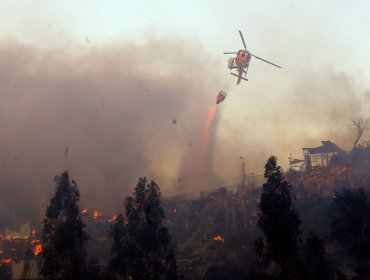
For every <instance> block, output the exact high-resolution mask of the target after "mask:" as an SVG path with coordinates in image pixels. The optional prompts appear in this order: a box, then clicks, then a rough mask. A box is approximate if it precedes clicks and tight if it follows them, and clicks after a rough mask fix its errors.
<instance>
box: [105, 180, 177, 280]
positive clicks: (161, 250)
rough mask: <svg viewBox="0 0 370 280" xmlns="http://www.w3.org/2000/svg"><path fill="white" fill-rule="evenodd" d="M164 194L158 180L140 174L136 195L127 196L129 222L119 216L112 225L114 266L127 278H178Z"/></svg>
mask: <svg viewBox="0 0 370 280" xmlns="http://www.w3.org/2000/svg"><path fill="white" fill-rule="evenodd" d="M160 197H161V193H160V189H159V187H158V185H157V184H156V183H154V182H153V181H152V182H151V183H147V180H146V178H140V179H139V182H138V184H137V185H136V187H135V191H134V195H133V196H132V197H127V198H126V200H125V208H126V219H127V224H126V225H124V223H123V219H122V221H120V220H118V221H117V222H116V223H115V225H114V227H113V229H112V234H111V236H112V238H113V248H112V253H113V258H112V260H111V269H112V270H113V271H114V272H116V273H118V274H120V275H121V276H122V277H124V278H126V279H134V280H136V279H144V280H145V279H148V280H149V279H177V267H176V258H175V254H174V252H173V250H172V248H171V246H170V242H171V234H170V232H169V229H168V228H167V227H164V226H163V225H162V221H163V219H164V218H165V216H164V211H163V209H162V206H161V199H160ZM122 218H123V217H122Z"/></svg>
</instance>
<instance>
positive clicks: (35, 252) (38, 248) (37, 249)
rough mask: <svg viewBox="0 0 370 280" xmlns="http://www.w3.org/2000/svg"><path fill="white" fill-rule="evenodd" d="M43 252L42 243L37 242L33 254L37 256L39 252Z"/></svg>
mask: <svg viewBox="0 0 370 280" xmlns="http://www.w3.org/2000/svg"><path fill="white" fill-rule="evenodd" d="M41 252H42V246H41V244H37V245H36V246H35V248H33V254H34V255H35V256H37V255H38V254H40V253H41Z"/></svg>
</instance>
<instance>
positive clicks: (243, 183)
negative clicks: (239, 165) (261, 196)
mask: <svg viewBox="0 0 370 280" xmlns="http://www.w3.org/2000/svg"><path fill="white" fill-rule="evenodd" d="M240 159H241V160H243V170H242V187H244V186H245V161H244V158H243V157H242V156H240Z"/></svg>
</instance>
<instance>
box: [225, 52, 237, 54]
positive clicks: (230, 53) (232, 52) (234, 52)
mask: <svg viewBox="0 0 370 280" xmlns="http://www.w3.org/2000/svg"><path fill="white" fill-rule="evenodd" d="M237 53H238V52H224V54H237Z"/></svg>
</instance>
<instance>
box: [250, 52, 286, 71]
mask: <svg viewBox="0 0 370 280" xmlns="http://www.w3.org/2000/svg"><path fill="white" fill-rule="evenodd" d="M251 55H252V56H254V57H255V58H258V59H260V60H262V61H264V62H267V63H269V64H271V65H274V66H276V67H277V68H281V66H279V65H276V64H274V63H272V62H270V61H267V60H265V59H263V58H260V57H258V56H256V55H254V54H251Z"/></svg>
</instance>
